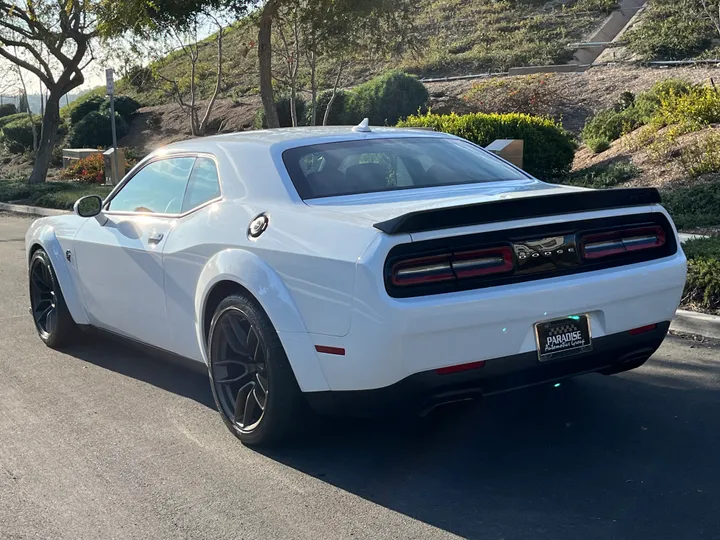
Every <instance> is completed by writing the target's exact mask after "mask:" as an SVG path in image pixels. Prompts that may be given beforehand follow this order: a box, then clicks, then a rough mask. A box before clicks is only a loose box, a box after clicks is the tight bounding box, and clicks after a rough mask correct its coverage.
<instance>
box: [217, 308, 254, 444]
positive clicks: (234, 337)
mask: <svg viewBox="0 0 720 540" xmlns="http://www.w3.org/2000/svg"><path fill="white" fill-rule="evenodd" d="M216 324H217V326H216V328H215V332H213V338H214V339H213V343H212V358H213V362H212V366H211V368H212V379H213V383H214V384H215V391H216V393H217V396H218V401H219V402H220V407H221V409H222V413H223V414H224V415H225V417H226V418H227V419H228V420H230V421H232V422H233V424H234V425H235V427H236V428H237V430H238V431H240V432H251V431H252V430H253V429H254V428H255V427H257V425H258V423H259V422H260V421H261V420H262V416H263V413H264V412H265V405H266V403H267V398H268V380H267V367H266V364H265V361H266V358H267V350H266V347H265V345H264V343H262V341H260V338H259V337H258V334H257V331H256V330H255V329H254V328H253V326H252V324H251V323H250V321H249V320H248V319H247V318H245V316H243V313H242V312H241V311H240V310H239V309H237V308H229V309H227V310H226V311H224V312H223V313H222V314H221V315H220V317H218V320H217V322H216Z"/></svg>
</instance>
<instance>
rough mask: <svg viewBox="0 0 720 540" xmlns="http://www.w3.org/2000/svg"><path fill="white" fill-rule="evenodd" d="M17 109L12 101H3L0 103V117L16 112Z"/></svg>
mask: <svg viewBox="0 0 720 540" xmlns="http://www.w3.org/2000/svg"><path fill="white" fill-rule="evenodd" d="M17 112H18V110H17V107H16V106H15V104H14V103H4V104H2V105H0V118H3V117H5V116H10V115H13V114H17Z"/></svg>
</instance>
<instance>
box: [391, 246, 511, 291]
mask: <svg viewBox="0 0 720 540" xmlns="http://www.w3.org/2000/svg"><path fill="white" fill-rule="evenodd" d="M514 269H515V264H514V262H513V252H512V249H510V247H509V246H500V247H494V248H488V249H480V250H473V251H460V252H456V253H449V254H443V255H433V256H429V257H418V258H412V259H406V260H402V261H399V262H396V263H395V264H394V265H393V267H392V271H391V277H390V279H391V282H392V284H393V285H395V286H398V287H403V286H409V285H421V284H427V283H436V282H441V281H453V280H462V279H468V278H475V277H482V276H487V275H492V274H505V273H509V272H512V271H513V270H514Z"/></svg>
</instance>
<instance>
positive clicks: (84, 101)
mask: <svg viewBox="0 0 720 540" xmlns="http://www.w3.org/2000/svg"><path fill="white" fill-rule="evenodd" d="M104 101H105V98H104V97H102V96H98V95H92V94H90V95H89V96H88V97H87V98H84V96H83V97H82V98H78V99H77V100H75V102H73V103H72V104H71V107H72V109H71V110H70V123H71V124H72V125H75V124H77V123H78V122H80V120H82V119H83V118H85V117H86V116H87V115H88V114H90V113H91V112H98V111H99V110H100V107H101V106H102V104H103V102H104Z"/></svg>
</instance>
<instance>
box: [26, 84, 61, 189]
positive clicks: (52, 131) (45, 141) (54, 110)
mask: <svg viewBox="0 0 720 540" xmlns="http://www.w3.org/2000/svg"><path fill="white" fill-rule="evenodd" d="M59 126H60V95H56V94H52V93H51V94H50V96H49V97H48V100H47V103H46V104H45V115H44V116H43V122H42V130H41V131H40V144H39V145H38V151H37V154H36V155H35V166H34V167H33V170H32V174H31V175H30V179H29V180H28V183H30V184H42V183H43V182H45V179H46V178H47V172H48V169H49V168H50V161H51V160H52V151H53V147H54V146H55V138H56V137H57V130H58V127H59Z"/></svg>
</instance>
